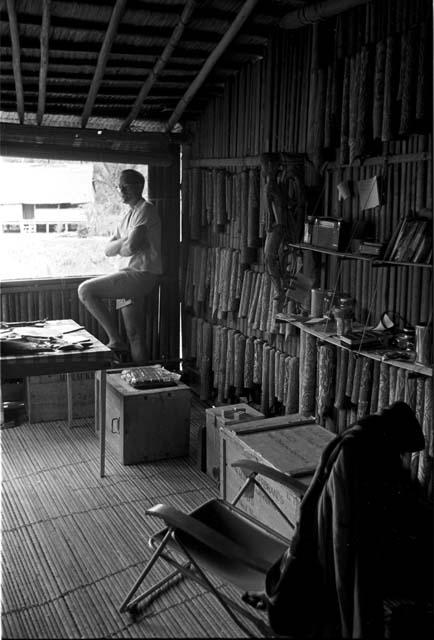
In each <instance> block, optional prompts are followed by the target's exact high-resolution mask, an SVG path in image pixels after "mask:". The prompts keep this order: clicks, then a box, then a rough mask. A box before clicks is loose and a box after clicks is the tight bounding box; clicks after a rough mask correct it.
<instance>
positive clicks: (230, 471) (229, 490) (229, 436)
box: [220, 414, 335, 538]
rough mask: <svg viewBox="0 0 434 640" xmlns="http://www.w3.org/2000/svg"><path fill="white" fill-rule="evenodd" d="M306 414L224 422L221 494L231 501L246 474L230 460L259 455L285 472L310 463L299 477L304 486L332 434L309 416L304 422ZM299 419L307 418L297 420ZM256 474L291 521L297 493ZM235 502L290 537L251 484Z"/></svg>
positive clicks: (288, 529) (294, 518) (297, 504)
mask: <svg viewBox="0 0 434 640" xmlns="http://www.w3.org/2000/svg"><path fill="white" fill-rule="evenodd" d="M308 420H309V419H306V417H302V416H299V415H298V414H293V415H291V416H290V415H286V416H281V417H278V418H268V419H265V420H261V421H256V422H251V423H250V424H248V423H246V424H243V425H240V426H239V427H236V426H234V425H232V426H231V427H229V428H228V427H223V428H222V429H221V457H220V475H221V483H220V494H221V497H222V498H224V499H225V500H228V501H229V502H231V501H232V500H233V499H234V498H235V496H236V494H237V493H238V491H239V490H240V488H241V487H242V485H243V484H244V483H245V481H246V478H247V476H246V474H245V473H244V472H243V471H241V470H240V469H235V468H234V467H232V466H231V464H232V463H233V462H235V461H236V460H240V459H243V458H244V459H246V458H247V459H253V460H257V461H258V462H261V463H263V464H267V465H270V466H272V467H274V468H276V469H279V470H280V471H286V472H291V471H292V472H295V471H297V470H300V469H306V467H307V468H309V467H310V468H311V469H312V471H311V473H308V474H307V475H304V476H302V477H298V478H297V480H298V481H299V482H301V483H302V484H304V485H305V487H306V489H307V487H308V486H309V484H310V482H311V479H312V476H313V472H314V469H315V467H316V465H317V463H318V461H319V458H320V456H321V453H322V451H323V449H324V447H325V446H326V445H327V444H328V443H329V442H330V440H332V439H333V438H334V437H335V434H333V433H331V432H330V431H327V430H326V429H324V428H323V427H321V426H319V425H317V424H315V422H314V421H313V419H311V421H310V423H308V424H306V423H307V422H308ZM300 422H304V423H305V424H302V425H300V424H299V423H300ZM297 423H298V424H297ZM258 480H259V481H260V483H261V484H262V486H263V487H264V488H265V489H266V491H267V492H268V493H269V494H270V495H271V496H272V498H273V500H275V502H276V503H277V504H278V505H279V507H280V508H281V509H282V511H283V512H284V513H285V514H286V515H287V517H288V518H289V519H290V521H291V522H292V523H293V524H294V525H295V524H296V522H297V520H298V513H299V507H300V501H301V499H300V497H299V496H298V495H295V494H294V493H293V492H292V491H291V490H290V489H288V488H286V487H284V486H282V485H281V484H279V483H277V482H273V481H271V480H268V479H266V478H263V477H262V476H260V477H259V476H258ZM238 506H239V507H240V508H241V509H244V510H245V511H247V512H248V513H250V514H252V515H253V516H254V517H255V518H258V519H259V520H260V521H261V522H264V523H265V524H267V525H268V526H269V527H271V528H273V529H274V530H275V531H278V532H279V533H281V534H282V535H284V536H285V537H287V538H291V537H292V534H293V529H292V528H291V527H290V526H289V525H288V524H287V523H286V522H285V520H284V518H283V517H282V516H281V515H280V513H279V512H278V511H277V509H276V508H275V507H274V506H273V504H272V503H271V502H270V501H269V500H268V499H267V498H266V497H265V496H264V494H263V493H262V491H260V489H258V488H257V487H253V488H252V489H251V490H250V489H249V490H248V493H247V494H245V495H244V496H243V497H242V498H241V500H240V501H239V502H238Z"/></svg>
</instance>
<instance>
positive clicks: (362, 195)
mask: <svg viewBox="0 0 434 640" xmlns="http://www.w3.org/2000/svg"><path fill="white" fill-rule="evenodd" d="M357 189H358V192H359V203H360V210H361V211H363V210H364V209H372V208H373V207H378V206H379V205H380V197H379V193H378V179H377V176H374V177H373V178H369V179H368V180H359V181H358V182H357Z"/></svg>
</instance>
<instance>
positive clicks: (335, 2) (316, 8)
mask: <svg viewBox="0 0 434 640" xmlns="http://www.w3.org/2000/svg"><path fill="white" fill-rule="evenodd" d="M370 1H371V0H326V1H325V2H316V3H315V4H308V5H305V6H304V7H300V9H295V10H294V11H290V12H289V13H287V14H286V16H284V17H283V18H282V19H281V21H280V22H279V27H281V28H282V29H298V28H299V27H304V26H305V25H307V24H312V23H313V22H319V21H320V20H325V19H326V18H331V17H332V16H336V15H338V14H339V13H342V12H343V11H348V10H349V9H353V8H354V7H358V6H359V5H361V4H367V3H368V2H370Z"/></svg>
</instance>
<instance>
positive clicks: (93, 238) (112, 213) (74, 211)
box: [0, 157, 148, 280]
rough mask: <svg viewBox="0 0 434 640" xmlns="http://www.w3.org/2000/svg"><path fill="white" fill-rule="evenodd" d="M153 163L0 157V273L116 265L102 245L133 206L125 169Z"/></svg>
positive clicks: (71, 271)
mask: <svg viewBox="0 0 434 640" xmlns="http://www.w3.org/2000/svg"><path fill="white" fill-rule="evenodd" d="M127 168H128V169H136V170H137V171H140V172H141V173H142V174H143V175H144V177H145V190H144V195H145V196H147V186H148V180H147V178H148V167H147V165H137V164H134V165H133V164H118V163H100V162H82V161H58V160H45V159H44V160H42V159H28V158H11V157H8V158H4V157H0V179H1V183H2V189H1V191H0V235H1V236H2V239H1V243H2V251H1V253H0V279H2V280H15V279H17V278H29V279H31V278H43V277H47V276H51V277H65V276H94V275H102V274H104V273H111V272H113V271H117V270H118V268H119V260H118V259H117V258H107V257H106V256H105V255H104V247H105V245H106V243H107V241H108V239H109V237H110V236H112V235H113V233H114V232H115V230H116V227H117V224H118V222H119V220H120V219H121V217H122V214H123V213H124V212H125V211H127V210H128V206H127V205H125V204H124V203H123V202H122V200H121V198H120V194H119V192H118V189H117V187H118V184H119V177H120V173H121V172H122V170H123V169H127Z"/></svg>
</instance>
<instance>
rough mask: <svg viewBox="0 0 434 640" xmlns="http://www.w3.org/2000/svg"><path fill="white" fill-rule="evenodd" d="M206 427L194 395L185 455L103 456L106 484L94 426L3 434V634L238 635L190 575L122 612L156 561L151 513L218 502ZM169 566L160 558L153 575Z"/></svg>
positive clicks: (60, 425)
mask: <svg viewBox="0 0 434 640" xmlns="http://www.w3.org/2000/svg"><path fill="white" fill-rule="evenodd" d="M204 420H205V407H204V406H202V404H201V403H199V401H197V400H196V399H194V400H193V408H192V420H191V435H192V438H191V450H190V456H189V457H187V458H179V459H175V460H166V461H160V462H154V463H147V464H141V465H134V466H123V465H121V464H120V463H119V462H118V461H117V459H116V458H115V456H114V455H113V454H112V453H111V451H110V449H108V450H107V458H106V474H107V475H106V477H105V478H100V477H99V444H98V439H97V437H96V436H95V434H94V431H93V421H92V420H85V419H82V420H76V421H75V423H74V424H75V426H74V427H73V428H72V429H69V428H68V426H67V424H66V422H62V421H59V422H45V423H38V424H32V425H30V424H27V423H25V424H22V425H20V426H17V427H14V428H11V429H4V430H2V431H1V436H2V485H3V488H2V636H3V638H11V639H12V638H32V639H33V638H152V637H160V638H164V637H166V638H181V637H222V638H223V637H243V634H242V632H241V631H240V629H239V628H238V627H237V626H236V625H235V623H234V622H233V621H232V620H231V619H230V618H229V616H228V615H227V613H226V612H225V611H224V610H223V609H222V607H221V606H220V604H219V603H218V602H217V601H216V599H215V597H214V596H213V595H212V593H211V592H209V591H206V590H205V589H204V588H202V587H201V586H199V585H196V584H193V583H192V582H191V581H188V580H187V581H185V580H183V581H180V582H178V584H176V585H175V586H174V587H171V588H169V589H167V590H166V591H164V592H163V593H162V594H161V595H159V596H158V597H156V598H155V599H154V600H153V601H152V602H151V603H150V604H149V606H148V607H147V608H146V609H143V608H141V609H140V614H139V616H138V618H137V619H135V620H133V619H132V618H131V616H130V615H129V614H128V613H126V614H120V613H119V612H118V607H119V604H120V602H121V601H122V600H123V598H124V596H125V595H126V593H127V592H128V590H129V589H130V588H131V586H132V584H133V582H134V581H135V579H136V578H137V576H138V574H139V573H140V571H141V569H142V567H143V566H144V563H145V561H146V560H147V559H148V558H149V556H150V549H149V548H148V546H147V540H148V537H149V535H150V534H151V533H153V532H155V531H156V530H157V529H159V528H160V527H161V524H160V523H159V522H158V521H157V520H155V519H153V518H150V517H148V516H146V515H145V513H144V511H145V509H146V508H147V507H150V506H152V505H153V504H156V503H158V502H163V503H168V504H172V505H174V506H177V507H179V508H181V509H183V510H187V511H188V510H191V509H193V508H195V507H196V506H198V505H199V504H201V503H202V502H203V501H205V500H207V499H210V498H212V497H214V496H216V495H217V488H216V486H215V484H214V483H213V482H212V480H211V479H210V478H209V477H208V476H207V475H206V474H204V473H202V472H201V471H199V470H198V469H197V467H196V465H195V448H196V441H197V431H198V427H199V425H200V424H203V422H204ZM167 571H168V568H167V567H166V566H165V564H164V562H162V561H160V563H159V564H158V563H157V566H156V567H155V568H154V569H153V572H152V573H151V575H152V576H156V577H157V578H159V577H163V576H164V575H165V574H166V572H167ZM215 584H216V585H217V587H218V588H219V589H220V590H222V592H223V593H226V594H227V595H230V596H231V597H233V596H235V597H236V598H239V595H240V594H239V592H236V591H235V590H233V589H232V587H229V586H227V585H223V584H222V583H221V582H220V583H215ZM242 619H243V622H244V623H245V624H246V626H247V627H248V629H250V630H251V636H252V637H261V635H262V634H261V631H260V630H258V628H257V627H256V626H255V625H254V624H252V623H251V622H249V621H247V620H246V619H245V618H244V616H243V618H242Z"/></svg>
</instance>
